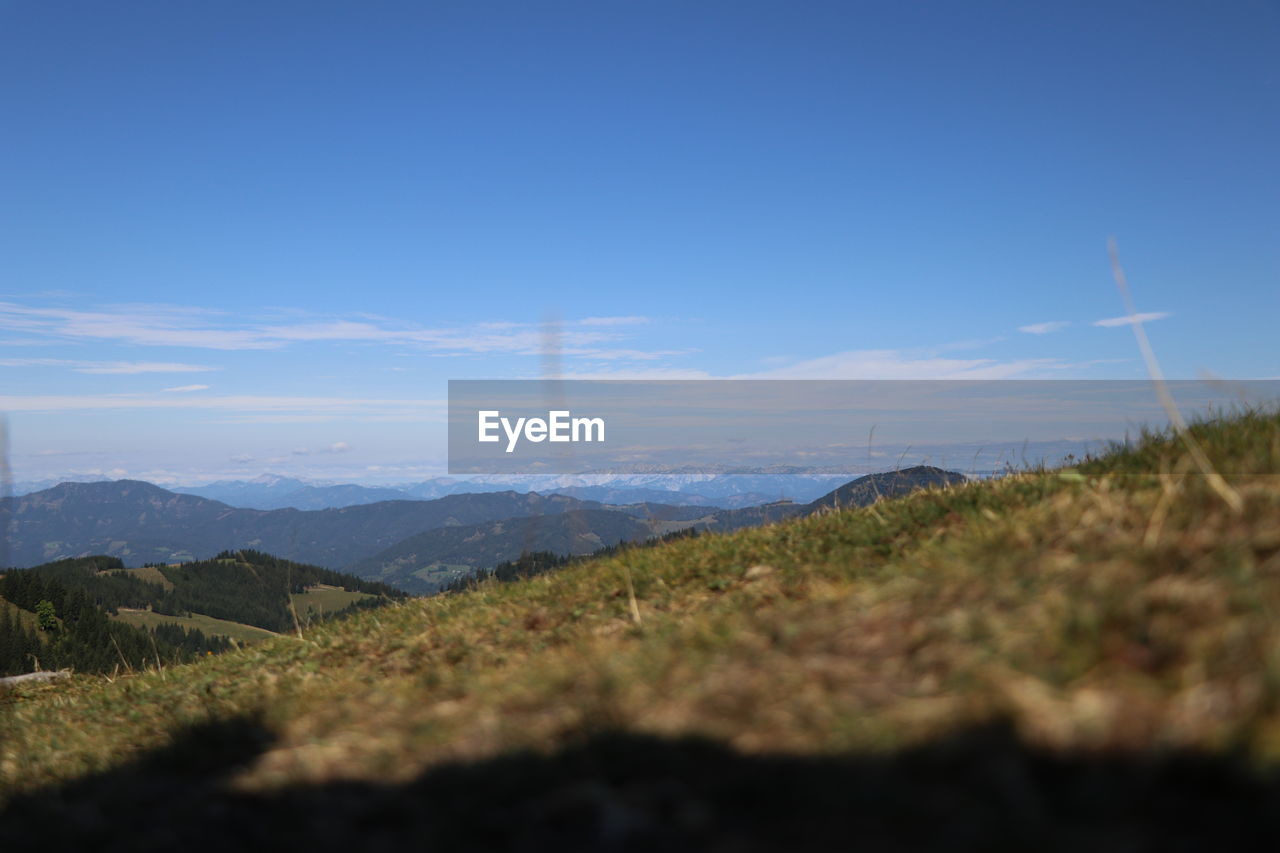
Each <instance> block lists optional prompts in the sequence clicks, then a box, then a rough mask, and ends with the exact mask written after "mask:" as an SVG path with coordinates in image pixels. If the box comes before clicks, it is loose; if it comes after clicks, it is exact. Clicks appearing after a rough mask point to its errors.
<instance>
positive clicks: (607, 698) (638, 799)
mask: <svg viewBox="0 0 1280 853" xmlns="http://www.w3.org/2000/svg"><path fill="white" fill-rule="evenodd" d="M1197 433H1198V435H1199V437H1200V441H1201V443H1202V444H1203V445H1204V447H1205V448H1206V451H1207V452H1208V454H1209V456H1210V458H1212V459H1214V460H1216V462H1217V463H1218V464H1220V465H1221V464H1223V463H1230V465H1229V466H1224V467H1233V468H1235V469H1236V470H1248V471H1254V472H1259V474H1262V475H1264V476H1247V475H1231V476H1230V477H1229V480H1230V481H1231V483H1232V487H1233V488H1234V489H1235V490H1237V491H1238V493H1239V495H1240V497H1241V499H1242V502H1243V509H1242V510H1241V511H1239V512H1236V511H1233V510H1232V509H1231V508H1230V507H1229V506H1228V505H1227V504H1226V503H1225V502H1224V501H1223V500H1222V499H1221V498H1220V497H1219V496H1218V495H1217V494H1216V493H1215V492H1214V491H1213V489H1211V488H1210V486H1209V485H1208V484H1207V483H1206V482H1205V479H1204V478H1203V477H1200V476H1199V475H1196V474H1189V473H1186V472H1187V471H1189V470H1191V468H1190V467H1189V466H1188V465H1187V464H1185V463H1184V462H1183V460H1184V458H1185V456H1184V453H1183V450H1182V447H1181V445H1180V444H1179V443H1178V442H1177V441H1171V440H1166V439H1160V438H1156V439H1153V440H1152V441H1151V442H1150V443H1149V445H1148V446H1146V447H1144V448H1142V449H1141V450H1139V451H1135V452H1134V453H1129V454H1122V455H1117V456H1112V457H1108V458H1106V459H1103V460H1098V461H1092V462H1089V463H1087V464H1085V465H1082V466H1081V467H1080V468H1079V469H1077V470H1071V471H1065V472H1062V473H1060V474H1059V473H1055V472H1051V473H1049V474H1027V475H1019V476H1013V477H1009V478H1006V479H1003V480H1000V481H997V482H985V483H971V484H964V485H960V486H957V487H954V488H951V489H949V490H946V491H929V492H923V493H918V494H914V495H911V496H910V497H907V498H903V499H899V500H894V501H885V502H881V503H879V504H877V505H876V506H875V507H874V508H867V509H854V510H843V511H835V512H829V513H820V514H815V515H812V516H810V517H807V518H803V519H799V520H794V521H790V522H786V523H782V524H778V525H774V526H770V527H765V528H755V529H748V530H742V531H739V532H737V533H734V534H732V535H728V536H715V535H712V536H700V537H698V538H695V539H692V540H686V541H675V542H671V543H667V544H664V545H662V546H660V547H653V548H639V549H634V550H631V551H628V552H624V553H622V554H620V555H618V556H617V557H614V558H610V559H607V560H602V561H594V562H585V563H580V564H575V565H571V566H569V567H567V568H565V569H564V570H562V571H559V572H557V573H553V574H550V575H544V576H540V577H538V578H536V579H533V580H529V581H526V582H518V583H510V584H485V585H482V586H481V587H479V588H478V589H476V590H473V591H470V592H467V593H463V594H459V595H451V596H445V597H441V598H433V599H415V600H411V601H409V602H406V603H403V604H396V605H392V606H391V607H389V608H386V609H384V610H382V611H379V612H378V613H376V614H367V615H360V616H356V617H354V618H352V619H350V620H347V621H344V622H340V623H332V624H328V625H324V626H321V627H319V628H317V629H315V630H312V631H311V632H309V633H308V634H307V636H306V638H305V640H298V639H296V638H288V637H284V638H280V639H277V640H272V641H270V642H268V643H265V644H263V645H260V646H258V647H255V648H254V649H251V650H246V651H243V652H238V653H233V654H230V655H226V656H223V657H221V658H216V659H213V660H212V661H208V662H202V663H200V664H197V665H191V666H185V667H177V668H172V669H170V670H168V671H166V672H165V673H163V674H161V673H156V674H149V675H144V676H140V677H136V678H131V679H124V680H118V681H117V682H116V683H114V684H108V683H104V682H102V681H101V680H95V679H88V678H85V679H73V680H72V681H71V683H67V684H53V685H46V686H36V687H23V688H20V689H18V690H15V691H14V694H13V696H12V698H10V699H9V700H7V701H6V710H7V714H6V716H5V717H4V719H3V720H0V731H3V732H4V734H5V735H7V740H6V742H5V746H4V756H5V758H4V762H3V764H0V772H2V773H3V784H4V785H7V786H8V788H9V790H10V791H11V792H13V794H17V793H18V792H21V791H26V792H28V794H27V796H21V797H18V798H17V799H15V800H14V801H13V802H12V803H11V805H10V807H9V808H8V810H7V811H5V812H4V813H3V815H2V816H0V817H2V818H3V819H2V820H0V827H2V828H0V842H4V843H8V844H18V843H22V842H27V843H34V842H35V841H37V840H39V841H43V842H44V843H47V844H53V843H61V844H63V845H67V844H70V843H74V842H76V841H83V840H85V839H90V838H99V837H100V836H95V835H93V833H94V832H101V826H102V825H103V824H102V820H104V819H106V816H110V820H111V821H112V822H113V825H116V826H127V827H128V831H129V841H130V843H132V844H134V845H141V846H143V847H146V846H147V845H148V844H152V845H153V846H154V845H158V844H161V843H164V842H165V841H166V840H167V841H168V843H172V841H173V840H174V839H181V840H187V839H200V840H203V841H205V842H206V843H209V842H212V841H216V840H221V841H225V842H227V843H231V842H232V840H233V839H232V834H233V833H234V834H235V837H234V842H235V843H237V844H240V845H241V846H243V845H244V844H247V843H252V844H266V843H268V842H269V841H270V840H271V839H272V838H277V837H279V835H278V834H279V833H282V832H285V831H287V832H289V833H290V838H291V839H292V840H294V841H295V842H296V843H305V844H308V845H314V846H316V847H317V849H339V848H340V847H342V846H343V845H347V846H350V845H352V844H355V843H356V842H357V841H359V842H361V843H363V844H364V845H365V846H382V847H385V848H388V849H393V848H403V847H404V846H405V845H410V844H416V845H417V846H424V845H426V846H431V845H437V846H438V847H439V848H441V849H461V848H465V847H466V846H472V847H476V846H479V847H488V848H495V847H500V848H508V849H509V848H512V847H523V848H531V849H548V848H555V849H560V850H565V849H601V848H604V847H608V846H612V847H615V848H627V847H633V848H641V847H649V848H654V847H662V848H664V849H707V848H715V847H719V848H732V849H746V850H751V849H835V848H839V849H845V848H849V847H856V846H859V845H858V844H857V843H856V842H863V843H864V844H865V845H869V846H871V847H878V848H886V847H891V846H894V844H893V843H894V842H896V844H897V846H899V847H901V846H904V845H909V846H911V847H913V848H915V849H955V848H956V847H957V846H959V847H961V848H966V849H980V848H985V849H991V848H1000V849H1098V848H1101V847H1108V848H1111V847H1117V846H1118V847H1119V848H1125V849H1128V848H1133V847H1135V846H1136V847H1139V848H1144V849H1168V848H1170V847H1174V846H1178V847H1180V848H1182V849H1190V848H1211V849H1224V847H1225V848H1233V847H1238V846H1245V842H1247V841H1248V840H1249V839H1250V838H1254V839H1255V840H1256V838H1257V837H1259V836H1258V835H1257V833H1259V832H1266V833H1274V832H1275V831H1276V830H1277V829H1278V828H1280V827H1278V826H1277V819H1276V810H1275V808H1274V803H1275V802H1276V801H1277V797H1278V796H1280V774H1277V768H1280V669H1277V667H1278V664H1277V660H1276V654H1275V649H1276V648H1280V621H1278V620H1276V619H1275V618H1274V615H1273V614H1274V613H1276V612H1277V611H1280V478H1278V477H1277V476H1276V474H1278V473H1280V418H1277V417H1275V416H1271V415H1268V416H1263V415H1252V416H1248V417H1243V418H1240V419H1237V420H1235V421H1233V422H1231V423H1226V424H1221V423H1220V424H1211V425H1203V426H1200V427H1197ZM1161 471H1166V472H1176V473H1175V474H1163V475H1162V474H1160V473H1159V472H1161ZM632 593H634V598H632ZM58 784H62V785H63V787H61V788H51V787H47V786H51V785H58ZM54 818H57V820H54ZM1251 833H1253V834H1251Z"/></svg>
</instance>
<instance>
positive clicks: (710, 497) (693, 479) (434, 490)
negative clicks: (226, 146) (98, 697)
mask: <svg viewBox="0 0 1280 853" xmlns="http://www.w3.org/2000/svg"><path fill="white" fill-rule="evenodd" d="M846 480H848V476H847V475H835V474H831V473H823V472H817V471H815V472H807V473H806V472H804V471H803V469H797V471H788V472H779V473H763V474H716V475H706V474H703V475H691V474H671V475H664V474H630V475H620V476H613V475H563V476H528V477H496V476H495V477H476V478H471V479H466V480H461V479H456V478H453V477H437V478H433V479H430V480H424V481H422V482H418V483H404V484H399V485H394V486H364V485H356V484H352V483H343V484H330V483H314V482H308V481H306V480H301V479H297V478H294V477H284V476H280V475H278V474H263V475H262V476H260V477H255V478H253V479H251V480H219V481H217V482H213V483H209V484H207V485H204V486H181V487H174V488H173V491H175V492H178V493H180V494H187V495H198V496H200V497H203V498H210V499H212V500H216V501H222V502H223V503H225V504H230V505H231V506H235V507H243V508H247V509H284V508H293V509H334V508H338V507H344V506H356V505H359V504H368V503H377V502H378V501H393V500H435V499H437V498H442V497H447V496H449V495H455V494H477V493H483V492H505V491H517V492H538V493H539V494H544V495H547V494H560V495H568V496H570V497H575V498H580V499H582V500H586V501H597V502H599V503H604V504H632V503H639V502H641V501H649V502H652V503H664V504H674V505H677V506H712V507H718V508H720V509H735V508H738V507H744V506H753V505H757V504H763V503H768V502H770V501H776V500H778V499H780V498H787V499H790V500H795V501H810V500H813V499H814V498H816V497H817V496H818V495H821V494H823V493H824V492H827V491H829V490H831V489H833V488H835V487H836V486H838V485H840V484H841V483H844V482H845V481H846ZM49 485H53V484H52V483H49V484H45V486H49ZM33 491H34V490H33Z"/></svg>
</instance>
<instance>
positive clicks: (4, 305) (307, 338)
mask: <svg viewBox="0 0 1280 853" xmlns="http://www.w3.org/2000/svg"><path fill="white" fill-rule="evenodd" d="M281 313H283V314H284V315H285V316H286V317H287V318H288V321H286V322H281V321H280V320H279V319H277V320H275V321H252V320H251V321H245V320H243V319H240V318H236V317H232V316H229V315H227V314H224V313H222V312H218V311H213V310H209V309H203V308H192V307H187V306H173V305H119V306H106V307H101V308H97V309H92V310H87V309H79V308H67V307H63V306H30V305H24V304H20V303H17V302H13V301H0V330H4V331H9V332H16V333H19V334H21V335H23V336H24V337H25V338H26V339H28V340H47V341H60V342H69V341H76V342H85V341H93V342H113V343H120V344H130V345H136V346H167V347H187V348H195V349H214V350H270V349H281V348H284V347H287V346H290V345H292V344H298V343H313V342H327V343H340V342H341V343H355V344H362V343H363V344H383V345H399V346H404V347H410V348H414V349H421V350H428V351H432V352H441V353H453V352H457V353H471V354H484V353H508V354H517V355H537V354H540V353H541V352H542V351H543V349H544V348H545V346H546V340H545V336H544V332H543V329H542V328H541V327H539V326H538V325H536V324H533V323H511V322H483V323H473V324H469V325H463V326H458V327H444V328H428V327H424V326H419V325H415V324H412V323H405V322H400V321H396V320H391V319H387V318H383V317H376V316H372V315H367V314H366V315H360V316H359V319H349V318H341V317H339V318H316V317H314V316H309V315H305V316H300V315H298V314H297V313H296V312H277V317H279V315H280V314H281ZM647 321H648V320H647V318H645V317H588V318H586V319H584V320H580V321H577V322H576V323H570V324H568V326H567V327H564V328H562V329H560V331H559V334H558V336H557V338H558V343H559V345H560V346H562V347H566V348H568V347H591V346H596V345H600V344H609V343H616V342H617V341H618V340H619V339H620V338H622V337H625V332H624V329H625V327H628V326H635V325H639V324H642V323H645V322H647ZM600 357H607V356H600Z"/></svg>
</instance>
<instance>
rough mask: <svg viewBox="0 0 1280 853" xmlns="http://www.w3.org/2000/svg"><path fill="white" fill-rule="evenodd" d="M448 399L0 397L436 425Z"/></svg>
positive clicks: (33, 404) (7, 406)
mask: <svg viewBox="0 0 1280 853" xmlns="http://www.w3.org/2000/svg"><path fill="white" fill-rule="evenodd" d="M447 407H448V401H446V400H406V399H385V398H362V397H270V396H257V395H249V394H243V395H222V396H206V395H203V394H200V395H196V396H187V395H172V394H164V393H163V392H162V393H160V394H85V395H70V394H33V395H6V396H0V411H6V412H65V411H78V410H108V409H116V410H129V409H138V410H143V409H188V410H193V411H195V410H213V411H216V412H218V413H220V414H225V415H226V416H228V417H232V418H234V417H262V416H264V415H271V414H277V415H288V416H300V417H306V418H316V419H334V418H352V419H358V420H374V419H381V418H383V417H386V416H400V417H403V418H406V419H411V420H436V419H439V418H441V417H443V413H444V412H445V411H446V410H447Z"/></svg>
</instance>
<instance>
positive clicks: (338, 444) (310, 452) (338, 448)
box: [290, 441, 351, 456]
mask: <svg viewBox="0 0 1280 853" xmlns="http://www.w3.org/2000/svg"><path fill="white" fill-rule="evenodd" d="M349 450H351V445H350V444H347V443H346V442H345V441H335V442H334V443H333V444H330V445H326V446H325V447H316V448H312V447H296V448H294V449H293V450H291V451H290V455H291V456H314V455H316V454H317V453H346V452H347V451H349Z"/></svg>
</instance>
